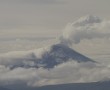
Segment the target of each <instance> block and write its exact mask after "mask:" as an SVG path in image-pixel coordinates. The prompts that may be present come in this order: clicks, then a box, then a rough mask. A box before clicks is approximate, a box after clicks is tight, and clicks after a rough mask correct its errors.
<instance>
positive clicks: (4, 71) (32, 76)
mask: <svg viewBox="0 0 110 90" xmlns="http://www.w3.org/2000/svg"><path fill="white" fill-rule="evenodd" d="M109 71H110V68H109V67H105V66H101V65H96V66H94V65H93V64H92V63H81V64H79V63H76V62H68V63H63V64H61V65H59V66H57V67H55V68H54V69H51V70H47V69H43V68H39V69H37V68H23V67H18V68H15V69H12V70H11V69H10V68H8V67H6V66H4V65H0V84H1V85H12V84H15V85H17V84H19V83H24V84H27V85H28V86H32V87H33V86H34V87H35V86H42V85H51V84H63V83H81V82H96V81H101V80H108V79H109V78H110V72H109ZM91 73H92V75H91Z"/></svg>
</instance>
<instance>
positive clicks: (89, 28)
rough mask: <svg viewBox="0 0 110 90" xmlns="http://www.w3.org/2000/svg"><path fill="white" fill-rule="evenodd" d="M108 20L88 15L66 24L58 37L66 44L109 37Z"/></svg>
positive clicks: (109, 25)
mask: <svg viewBox="0 0 110 90" xmlns="http://www.w3.org/2000/svg"><path fill="white" fill-rule="evenodd" d="M109 29H110V21H107V20H101V19H100V18H99V17H97V16H92V15H88V16H86V17H82V18H80V19H79V20H77V21H76V22H74V23H70V24H68V25H67V26H66V28H65V30H64V31H63V34H62V36H61V38H60V40H61V43H64V44H66V45H71V44H78V43H80V41H82V40H84V39H88V40H91V39H96V38H100V39H101V38H110V30H109Z"/></svg>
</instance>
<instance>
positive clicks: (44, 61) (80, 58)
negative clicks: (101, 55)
mask: <svg viewBox="0 0 110 90" xmlns="http://www.w3.org/2000/svg"><path fill="white" fill-rule="evenodd" d="M69 60H74V61H76V62H79V63H80V62H88V61H89V62H95V61H93V60H92V59H90V58H88V57H86V56H84V55H82V54H80V53H78V52H76V51H75V50H73V49H71V48H69V47H68V46H65V45H63V44H56V45H53V46H51V47H50V50H49V51H47V52H45V53H43V54H42V58H41V59H38V60H37V62H36V63H37V66H38V67H41V66H42V67H44V68H53V67H54V66H56V65H58V64H61V63H63V62H67V61H69Z"/></svg>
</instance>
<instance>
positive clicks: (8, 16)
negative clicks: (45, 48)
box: [0, 0, 110, 37]
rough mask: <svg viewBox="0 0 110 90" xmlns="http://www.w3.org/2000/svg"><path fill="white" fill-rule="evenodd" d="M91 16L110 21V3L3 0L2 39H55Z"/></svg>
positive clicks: (0, 15)
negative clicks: (75, 23) (80, 19)
mask: <svg viewBox="0 0 110 90" xmlns="http://www.w3.org/2000/svg"><path fill="white" fill-rule="evenodd" d="M88 14H92V15H96V16H99V17H102V18H107V19H110V17H109V16H110V0H0V36H1V37H24V36H26V37H29V36H33V37H36V36H38V37H39V36H41V37H43V36H44V37H45V36H50V37H51V36H55V37H56V36H59V35H60V33H61V30H62V29H63V28H65V25H66V24H67V23H69V22H73V21H74V20H76V19H77V18H79V17H82V16H85V15H88Z"/></svg>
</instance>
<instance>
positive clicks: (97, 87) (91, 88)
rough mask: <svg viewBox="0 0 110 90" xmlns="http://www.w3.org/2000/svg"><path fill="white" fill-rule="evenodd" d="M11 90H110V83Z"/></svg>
mask: <svg viewBox="0 0 110 90" xmlns="http://www.w3.org/2000/svg"><path fill="white" fill-rule="evenodd" d="M0 90H7V89H0ZM10 90H110V81H104V82H92V83H71V84H59V85H47V86H42V87H21V86H17V87H16V86H14V88H13V86H11V87H10Z"/></svg>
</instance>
